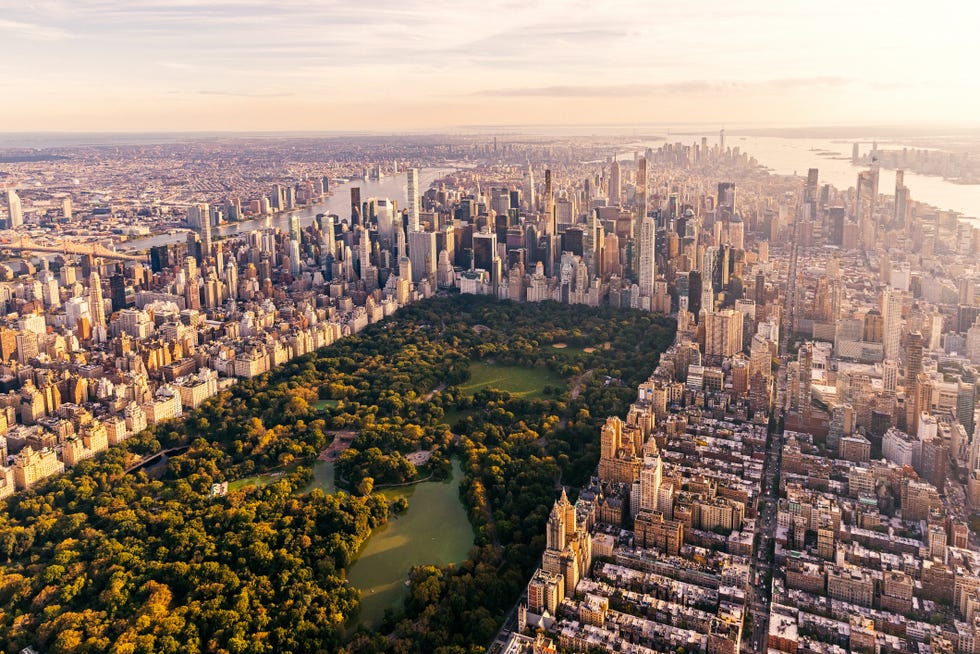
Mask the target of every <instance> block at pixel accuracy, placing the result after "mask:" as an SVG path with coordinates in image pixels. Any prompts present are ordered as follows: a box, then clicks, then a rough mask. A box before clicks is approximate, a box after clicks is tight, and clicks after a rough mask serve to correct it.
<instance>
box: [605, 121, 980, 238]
mask: <svg viewBox="0 0 980 654" xmlns="http://www.w3.org/2000/svg"><path fill="white" fill-rule="evenodd" d="M702 136H705V137H707V139H708V145H709V146H711V147H713V146H715V145H717V144H718V132H704V133H698V132H694V131H684V132H680V133H674V134H672V135H671V136H670V139H669V140H670V141H671V142H680V143H683V144H691V143H695V142H698V143H699V142H700V141H701V137H702ZM855 141H856V142H858V143H859V144H860V151H861V154H862V155H864V154H866V153H867V152H869V151H870V150H871V145H872V139H871V138H861V139H848V138H834V139H827V138H806V137H792V138H791V137H781V136H741V135H738V134H727V135H726V138H725V146H726V147H731V148H739V149H741V151H742V152H747V153H748V155H749V156H750V157H755V158H756V160H757V161H758V162H759V163H760V164H761V165H763V166H765V167H766V168H768V169H769V170H771V171H772V172H774V173H776V174H779V175H799V176H802V177H805V176H806V174H807V169H809V168H816V169H818V170H819V171H820V176H819V182H820V183H821V184H827V183H829V184H831V185H833V186H834V187H836V188H838V189H840V190H842V191H843V190H846V189H848V188H850V187H852V186H856V185H857V176H858V173H859V172H861V171H862V170H867V169H868V167H867V166H864V165H858V166H855V165H854V164H852V163H851V148H852V147H853V143H854V142H855ZM662 145H663V141H650V142H642V143H636V144H633V147H635V148H640V147H643V148H659V147H660V146H662ZM901 147H904V144H903V143H902V140H901V139H900V138H894V137H889V138H887V139H881V140H879V149H882V150H892V149H898V148H901ZM912 147H921V146H916V145H909V148H910V149H911V148H912ZM632 157H633V150H630V151H628V152H625V153H622V154H620V155H619V156H618V158H619V159H621V160H623V159H626V160H629V159H632ZM878 180H879V182H878V188H879V190H880V191H881V193H884V194H885V195H894V194H895V171H894V170H889V169H886V168H882V169H881V171H880V173H879V177H878ZM905 186H907V187H908V188H909V190H910V192H911V195H912V199H913V200H915V201H918V202H925V203H926V204H931V205H932V206H934V207H936V208H937V209H940V210H943V211H956V212H958V213H960V214H962V215H963V217H964V218H965V219H968V220H970V221H971V222H972V223H973V224H974V225H975V226H977V227H980V184H955V183H953V182H950V181H947V180H945V179H943V178H942V177H939V176H935V175H920V174H917V173H913V172H911V171H908V170H906V171H905Z"/></svg>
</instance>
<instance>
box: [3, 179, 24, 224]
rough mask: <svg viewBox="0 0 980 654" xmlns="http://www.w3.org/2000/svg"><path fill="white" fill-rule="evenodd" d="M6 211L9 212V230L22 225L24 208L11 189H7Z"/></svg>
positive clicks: (18, 197)
mask: <svg viewBox="0 0 980 654" xmlns="http://www.w3.org/2000/svg"><path fill="white" fill-rule="evenodd" d="M7 210H8V211H9V212H10V219H9V221H8V223H7V224H8V226H9V227H10V229H13V228H14V227H19V226H21V225H23V224H24V207H23V205H22V204H21V201H20V196H19V195H17V191H15V190H14V189H12V188H10V189H7Z"/></svg>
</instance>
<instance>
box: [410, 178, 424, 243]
mask: <svg viewBox="0 0 980 654" xmlns="http://www.w3.org/2000/svg"><path fill="white" fill-rule="evenodd" d="M420 205H421V198H420V197H419V169H418V168H409V169H408V231H410V232H417V231H419V208H420Z"/></svg>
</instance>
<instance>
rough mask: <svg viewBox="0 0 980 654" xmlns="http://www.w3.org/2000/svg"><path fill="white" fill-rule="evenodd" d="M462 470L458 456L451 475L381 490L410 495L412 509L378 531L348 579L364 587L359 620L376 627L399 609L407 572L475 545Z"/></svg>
mask: <svg viewBox="0 0 980 654" xmlns="http://www.w3.org/2000/svg"><path fill="white" fill-rule="evenodd" d="M462 479H463V471H462V469H461V467H460V463H459V461H458V460H456V459H454V460H453V468H452V477H451V478H450V479H449V480H447V481H427V482H422V483H420V484H416V485H415V486H408V487H405V488H395V489H388V490H383V491H381V492H382V493H383V494H384V496H385V497H387V498H388V499H389V501H390V500H395V499H397V498H399V497H405V498H407V499H408V510H407V511H406V512H405V513H403V514H402V515H400V516H398V517H394V516H393V517H392V518H391V519H390V520H389V521H388V524H386V525H383V526H381V527H379V528H378V529H375V530H374V532H373V533H372V534H371V536H370V537H369V538H368V540H367V542H366V543H365V544H364V547H363V548H362V550H361V552H360V553H359V554H358V557H357V560H356V561H354V563H353V564H352V565H351V566H350V568H348V570H347V578H348V580H349V581H350V583H351V585H352V586H354V587H355V588H358V589H359V590H360V591H361V611H360V615H359V618H358V623H359V624H362V625H364V626H366V627H370V628H375V627H377V626H379V625H380V624H381V621H382V619H383V618H384V613H385V610H386V609H393V610H398V609H400V608H401V607H402V604H403V603H404V601H405V597H406V596H407V595H408V587H407V586H406V585H405V582H406V580H407V579H408V573H409V571H410V570H411V568H412V567H414V566H417V565H436V566H442V565H448V564H450V563H460V562H462V561H464V560H465V559H466V557H467V554H468V553H469V551H470V548H471V547H473V527H472V526H471V525H470V521H469V518H468V517H467V515H466V509H465V508H464V507H463V503H462V502H461V501H460V499H459V487H460V482H461V481H462Z"/></svg>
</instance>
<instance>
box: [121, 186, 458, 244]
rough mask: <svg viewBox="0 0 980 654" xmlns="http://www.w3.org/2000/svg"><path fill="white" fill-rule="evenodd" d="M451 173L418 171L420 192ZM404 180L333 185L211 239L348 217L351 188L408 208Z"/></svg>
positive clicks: (151, 240)
mask: <svg viewBox="0 0 980 654" xmlns="http://www.w3.org/2000/svg"><path fill="white" fill-rule="evenodd" d="M453 170H454V169H452V168H423V169H420V170H419V178H420V184H419V186H420V192H421V193H425V191H426V190H428V188H429V186H430V185H431V184H432V182H433V181H435V180H437V179H439V178H440V177H443V176H445V175H447V174H449V173H451V172H452V171H453ZM407 180H408V173H398V174H397V175H389V176H387V177H382V178H381V179H368V180H364V179H358V180H352V181H350V182H346V183H344V184H337V185H335V186H334V187H333V188H332V189H331V195H330V196H329V197H327V198H326V199H325V200H324V201H323V202H318V203H316V204H314V205H311V206H309V207H304V208H302V209H297V210H296V211H292V212H283V213H279V214H276V215H275V216H266V217H264V218H253V219H250V220H244V221H242V222H238V223H228V224H226V225H221V226H219V227H215V228H214V230H213V234H214V238H215V240H217V239H221V238H229V237H231V236H235V235H236V234H241V233H246V232H250V231H252V230H254V229H266V228H269V227H278V228H279V229H282V230H284V231H285V230H288V229H289V220H290V217H291V216H292V215H294V214H299V217H300V224H301V225H302V226H303V227H306V226H307V225H309V224H310V223H312V222H313V219H314V218H316V215H317V214H319V213H325V214H336V215H338V216H340V217H341V218H350V189H351V188H352V187H359V188H360V189H361V202H366V201H367V200H369V199H370V198H388V199H391V200H395V201H396V202H397V203H398V207H399V208H405V207H407V206H408V202H407V200H406V198H407V197H408V190H407ZM186 239H187V235H186V232H178V233H177V234H166V233H164V234H154V235H153V236H147V237H144V238H135V239H132V240H129V241H126V242H124V243H121V244H120V245H119V249H120V250H122V251H129V252H132V251H137V252H142V251H144V250H148V249H150V248H151V247H153V246H156V245H165V244H167V243H177V242H183V241H185V240H186Z"/></svg>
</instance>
